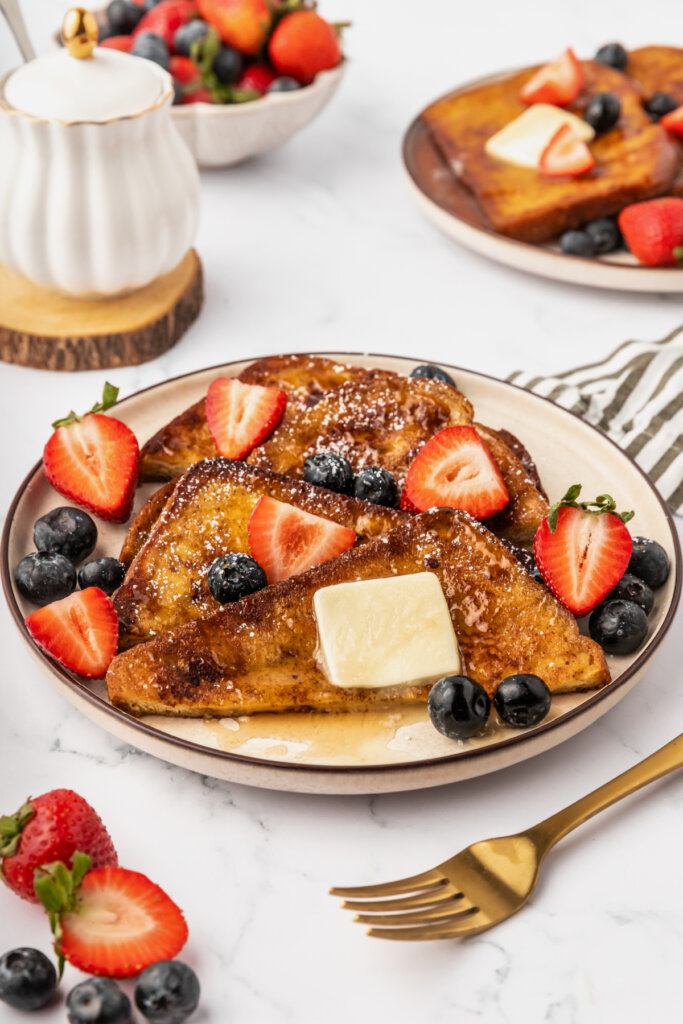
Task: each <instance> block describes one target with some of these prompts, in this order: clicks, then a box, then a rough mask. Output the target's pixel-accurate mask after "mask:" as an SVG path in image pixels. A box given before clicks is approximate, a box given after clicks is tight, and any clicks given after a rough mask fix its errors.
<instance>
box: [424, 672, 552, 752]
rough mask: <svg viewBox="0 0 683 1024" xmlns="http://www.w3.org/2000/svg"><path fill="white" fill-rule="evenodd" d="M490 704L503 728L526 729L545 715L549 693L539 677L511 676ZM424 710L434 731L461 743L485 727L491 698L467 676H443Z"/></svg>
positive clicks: (432, 690)
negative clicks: (507, 726) (506, 726)
mask: <svg viewBox="0 0 683 1024" xmlns="http://www.w3.org/2000/svg"><path fill="white" fill-rule="evenodd" d="M493 704H494V707H495V709H496V711H497V712H498V716H499V717H500V718H501V720H502V721H503V722H505V724H506V725H509V726H512V727H513V728H515V729H523V728H529V727H530V726H533V725H538V723H539V722H541V721H542V720H543V719H544V718H545V716H546V715H547V714H548V711H549V709H550V691H549V689H548V687H547V686H546V684H545V683H544V682H543V680H542V679H541V678H540V677H539V676H534V675H527V674H519V675H512V676H508V677H507V678H506V679H503V680H501V682H500V683H499V684H498V686H497V687H496V691H495V693H494V695H493ZM427 710H428V711H429V717H430V719H431V721H432V725H433V726H434V728H435V729H437V731H438V732H440V733H442V735H444V736H447V737H448V738H449V739H452V740H465V739H469V738H470V737H471V736H476V735H477V734H478V733H480V732H482V730H483V729H484V727H485V726H486V723H487V722H488V719H489V714H490V711H491V699H490V697H489V695H488V693H487V692H486V690H485V689H484V687H483V686H482V685H481V684H480V683H477V682H476V681H475V680H474V679H470V678H469V677H468V676H460V675H453V676H444V677H443V678H442V679H439V680H438V682H436V683H434V685H433V686H432V688H431V690H430V693H429V699H428V702H427Z"/></svg>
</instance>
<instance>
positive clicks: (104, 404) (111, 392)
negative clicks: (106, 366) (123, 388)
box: [52, 381, 119, 430]
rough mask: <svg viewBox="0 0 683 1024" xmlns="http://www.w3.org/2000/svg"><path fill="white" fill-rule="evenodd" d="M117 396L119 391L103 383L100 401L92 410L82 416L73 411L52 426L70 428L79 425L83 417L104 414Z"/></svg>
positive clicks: (111, 385) (107, 383) (107, 382)
mask: <svg viewBox="0 0 683 1024" xmlns="http://www.w3.org/2000/svg"><path fill="white" fill-rule="evenodd" d="M118 396H119V389H118V388H116V387H114V385H113V384H110V383H109V381H106V382H105V385H104V388H103V389H102V400H101V401H100V402H95V404H94V405H93V407H92V409H89V410H88V412H86V413H84V414H83V416H78V415H77V414H76V413H75V412H74V411H73V409H72V410H71V412H70V413H69V414H68V416H63V417H62V419H60V420H55V421H54V423H53V424H52V426H53V427H54V428H55V430H56V429H57V427H70V426H71V424H72V423H80V422H81V420H82V419H83V418H84V417H85V416H89V415H90V414H91V413H93V412H106V411H107V409H111V407H112V405H114V404H115V403H116V399H117V398H118Z"/></svg>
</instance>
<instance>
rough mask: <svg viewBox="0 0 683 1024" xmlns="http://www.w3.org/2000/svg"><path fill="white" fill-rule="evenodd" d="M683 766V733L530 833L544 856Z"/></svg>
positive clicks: (540, 823)
mask: <svg viewBox="0 0 683 1024" xmlns="http://www.w3.org/2000/svg"><path fill="white" fill-rule="evenodd" d="M681 767H683V733H681V735H680V736H677V737H676V738H675V739H673V740H671V742H670V743H667V744H666V746H664V747H661V748H660V749H659V750H656V751H655V752H654V754H650V756H649V757H646V758H645V760H644V761H640V762H639V763H638V764H636V765H634V766H633V768H629V769H628V771H626V772H623V773H622V774H621V775H617V777H616V779H612V780H611V781H610V782H606V783H605V785H604V786H600V787H599V788H598V789H594V790H593V792H592V793H588V795H587V796H584V797H582V798H581V800H577V801H576V803H573V804H570V805H569V807H565V808H564V809H563V810H561V811H558V812H557V814H553V815H551V817H550V818H546V819H545V821H541V822H539V824H538V825H535V826H534V828H532V829H531V830H530V832H529V833H528V834H529V835H531V836H532V837H533V838H534V839H535V841H536V843H537V845H538V847H539V849H540V850H541V851H542V853H545V852H547V850H549V849H550V848H551V847H552V846H554V845H555V843H556V842H557V841H558V840H559V839H562V838H563V836H566V835H567V833H568V832H571V831H572V829H575V828H576V827H577V826H578V825H583V823H584V821H588V819H589V818H592V817H593V815H595V814H599V813H600V811H604V810H605V808H606V807H609V806H610V805H611V804H614V803H616V802H617V800H621V799H622V797H625V796H629V794H630V793H635V792H636V790H638V789H642V787H643V786H647V785H649V783H650V782H654V781H655V779H660V778H661V777H662V776H663V775H668V774H669V772H673V771H675V770H676V769H677V768H681Z"/></svg>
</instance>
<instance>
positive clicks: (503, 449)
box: [475, 423, 550, 546]
mask: <svg viewBox="0 0 683 1024" xmlns="http://www.w3.org/2000/svg"><path fill="white" fill-rule="evenodd" d="M475 427H476V428H477V431H478V432H479V436H480V437H481V438H482V439H483V440H484V442H485V443H486V444H487V446H488V448H489V450H490V452H491V454H492V455H493V457H494V459H495V460H496V462H497V463H498V467H499V469H500V471H501V474H502V476H503V480H504V481H505V486H506V487H507V489H508V494H509V495H510V501H509V502H508V504H507V505H506V506H505V508H504V509H502V511H500V512H498V513H496V515H495V516H492V517H491V518H490V519H487V520H486V525H487V526H488V528H489V530H491V531H492V532H493V533H495V535H496V536H497V537H502V538H503V539H504V540H509V541H511V542H512V543H513V544H521V545H522V546H524V545H530V544H531V543H532V541H533V539H534V535H535V533H536V530H537V529H538V527H539V526H540V525H541V520H542V519H544V518H545V517H546V516H547V515H548V512H549V511H550V504H549V502H548V499H547V498H546V496H545V494H544V493H543V494H542V493H541V491H540V490H539V486H538V484H540V480H539V481H538V484H537V483H536V481H535V480H534V477H533V475H532V473H531V472H529V470H528V469H527V468H526V466H525V465H524V463H523V462H522V460H521V458H520V457H519V455H518V454H517V452H516V451H515V450H514V448H513V447H512V445H511V444H510V442H509V441H508V440H507V439H506V437H505V436H504V435H503V433H502V432H500V431H497V430H492V429H491V428H490V427H485V426H483V424H481V423H475ZM508 437H512V435H508ZM512 440H513V442H516V444H517V445H518V446H519V447H518V451H519V448H522V446H521V445H520V443H519V442H518V441H517V439H516V438H515V437H512ZM522 451H524V452H526V449H524V448H522ZM520 454H521V453H520ZM527 454H528V453H527ZM531 465H532V466H533V463H531ZM534 469H535V466H534Z"/></svg>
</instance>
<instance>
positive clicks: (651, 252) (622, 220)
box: [619, 196, 683, 267]
mask: <svg viewBox="0 0 683 1024" xmlns="http://www.w3.org/2000/svg"><path fill="white" fill-rule="evenodd" d="M619 227H620V229H621V233H622V235H623V236H624V240H625V242H626V244H627V245H628V247H629V249H630V250H631V252H632V253H633V255H634V256H635V257H636V258H637V259H638V260H639V261H640V262H641V263H644V264H645V266H648V267H675V266H676V264H677V263H680V262H683V199H677V198H676V197H674V196H666V197H665V198H664V199H648V201H647V202H645V203H634V204H633V205H632V206H627V207H626V208H625V209H624V210H622V211H621V213H620V214H619Z"/></svg>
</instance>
